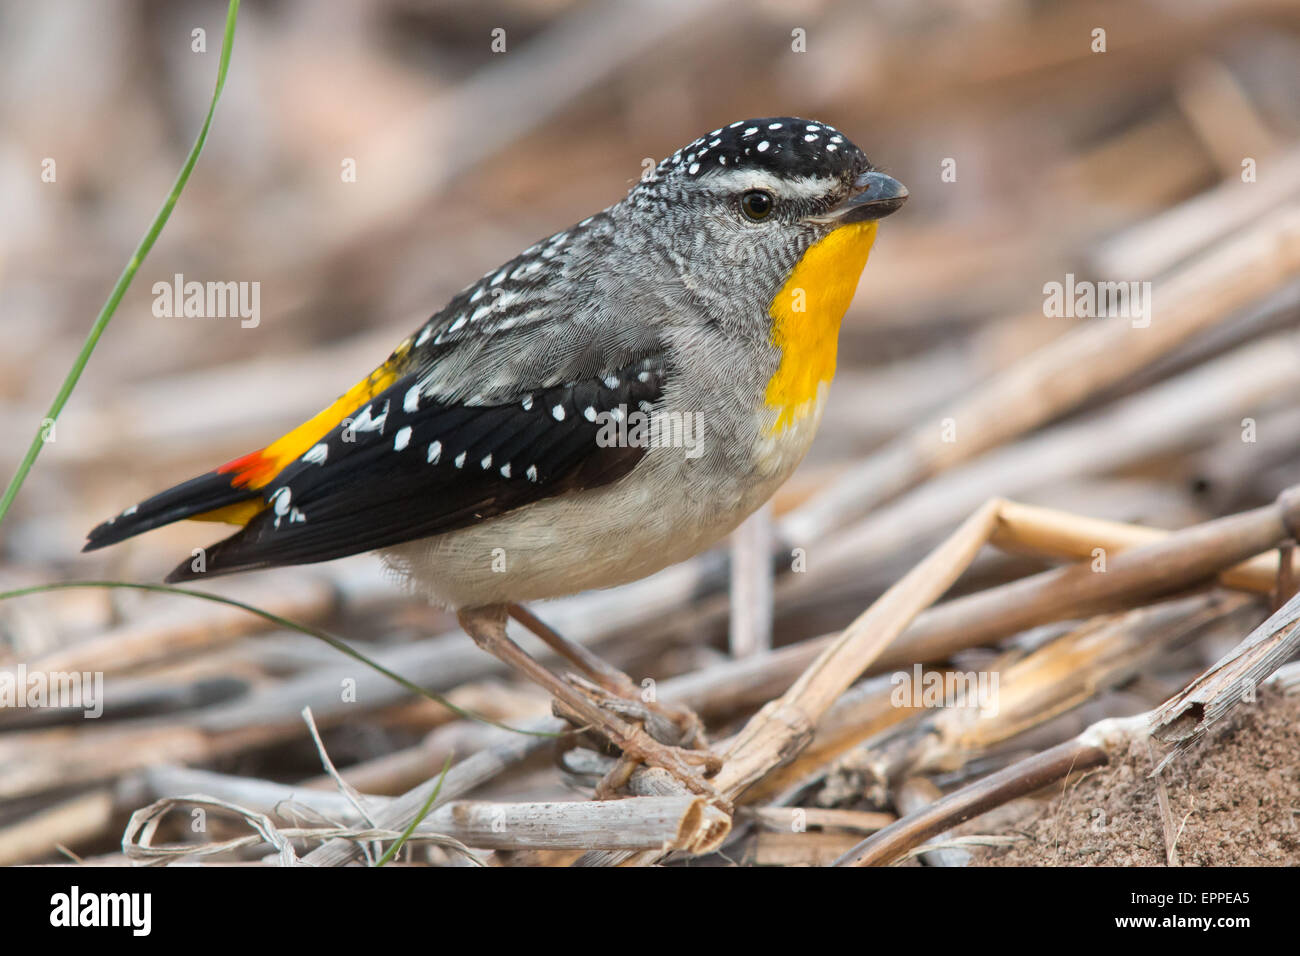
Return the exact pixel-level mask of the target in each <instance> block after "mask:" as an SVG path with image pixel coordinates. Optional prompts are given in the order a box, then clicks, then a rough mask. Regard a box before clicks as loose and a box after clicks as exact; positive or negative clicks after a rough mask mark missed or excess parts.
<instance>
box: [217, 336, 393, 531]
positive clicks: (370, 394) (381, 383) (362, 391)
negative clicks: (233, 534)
mask: <svg viewBox="0 0 1300 956" xmlns="http://www.w3.org/2000/svg"><path fill="white" fill-rule="evenodd" d="M410 350H411V340H410V339H407V340H406V341H404V342H402V344H401V345H399V346H398V347H397V348H396V349H395V350H394V351H393V354H392V355H390V356H389V357H388V360H387V361H385V362H384V364H383V365H381V366H379V368H377V369H375V370H374V371H373V372H371V373H370V374H369V375H368V376H366V377H365V378H363V379H362V380H361V381H359V382H357V383H356V384H355V385H353V386H352V387H351V388H350V389H348V390H347V391H346V392H344V393H343V394H342V395H341V396H339V398H338V399H336V400H335V401H334V403H333V404H331V405H330V406H329V407H328V408H326V409H324V410H323V411H321V412H320V413H319V414H317V415H315V416H313V417H312V418H311V419H309V420H308V421H305V422H303V423H302V424H301V425H299V426H298V427H297V428H295V429H294V430H293V431H291V432H288V433H287V434H285V435H283V436H281V437H280V438H277V439H276V440H275V441H273V442H272V443H271V444H269V445H267V446H266V447H265V448H263V449H261V450H259V451H255V452H253V453H252V454H249V455H244V456H243V457H242V458H236V459H235V460H234V461H230V462H227V463H226V464H224V465H222V466H221V467H220V468H218V469H217V472H218V473H219V474H231V475H232V477H231V479H230V483H231V485H233V486H234V487H236V488H250V489H252V488H262V487H264V486H266V485H267V484H269V483H270V482H271V481H272V480H273V479H274V478H275V476H276V475H278V474H279V473H280V472H281V471H283V470H284V469H285V467H286V466H288V465H289V464H290V463H292V462H294V461H296V460H297V459H299V458H301V457H302V456H303V455H304V454H305V453H306V452H307V451H308V450H309V449H310V448H311V447H312V446H313V445H315V444H316V443H317V442H319V441H320V440H321V439H322V438H324V437H325V436H326V435H328V434H329V433H330V432H331V431H333V430H334V429H335V428H336V427H337V426H338V425H339V423H340V422H342V421H343V420H344V419H345V418H347V416H348V415H350V414H351V413H352V412H354V411H356V410H357V409H358V408H360V407H361V406H362V405H364V404H365V403H366V402H368V401H369V400H370V399H372V398H374V397H375V396H376V395H378V394H379V393H380V392H382V391H383V390H384V389H386V388H388V387H389V386H390V385H392V384H393V383H394V382H396V381H397V379H398V378H399V377H400V376H401V374H402V372H403V368H402V364H403V363H402V360H403V359H404V358H405V357H406V354H407V353H408V352H409V351H410ZM265 507H266V503H265V502H263V501H245V502H240V503H238V504H234V505H227V506H226V507H223V508H217V509H216V510H214V511H209V512H206V513H204V514H202V515H196V516H195V518H196V519H197V520H200V521H225V522H229V523H232V524H247V523H248V521H250V520H251V519H252V517H253V516H254V515H255V514H257V513H258V512H259V511H261V510H263V509H264V508H265Z"/></svg>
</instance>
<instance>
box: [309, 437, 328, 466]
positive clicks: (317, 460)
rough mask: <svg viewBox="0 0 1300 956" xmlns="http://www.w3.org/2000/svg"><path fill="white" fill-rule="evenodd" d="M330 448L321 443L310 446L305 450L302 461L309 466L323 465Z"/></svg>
mask: <svg viewBox="0 0 1300 956" xmlns="http://www.w3.org/2000/svg"><path fill="white" fill-rule="evenodd" d="M329 453H330V446H329V445H327V444H325V443H324V442H321V443H320V444H319V445H312V446H311V448H309V449H308V450H307V454H305V455H303V456H302V460H303V461H305V462H307V463H308V464H310V465H323V464H325V459H326V458H328V457H329Z"/></svg>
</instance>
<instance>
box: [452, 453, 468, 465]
mask: <svg viewBox="0 0 1300 956" xmlns="http://www.w3.org/2000/svg"><path fill="white" fill-rule="evenodd" d="M452 464H453V465H455V466H456V467H457V468H464V467H465V453H464V452H461V453H460V454H459V455H457V456H456V459H455V461H453V462H452Z"/></svg>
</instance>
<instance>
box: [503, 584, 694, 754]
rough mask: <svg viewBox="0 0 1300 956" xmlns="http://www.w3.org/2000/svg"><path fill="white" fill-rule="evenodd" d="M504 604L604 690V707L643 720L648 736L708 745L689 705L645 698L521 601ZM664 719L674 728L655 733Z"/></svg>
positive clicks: (622, 676)
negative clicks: (668, 731) (606, 695)
mask: <svg viewBox="0 0 1300 956" xmlns="http://www.w3.org/2000/svg"><path fill="white" fill-rule="evenodd" d="M508 607H509V612H510V616H511V617H513V618H514V619H515V620H516V621H518V622H519V623H520V624H522V625H523V626H524V627H526V628H527V629H528V630H529V631H530V632H531V633H533V634H535V635H536V636H537V637H538V638H539V639H540V640H541V641H542V642H543V643H545V644H546V646H547V647H549V648H551V650H553V651H555V653H557V654H559V655H560V656H561V657H563V658H564V659H565V660H567V661H568V662H569V663H570V664H572V665H573V666H575V667H576V668H578V670H579V671H581V672H582V673H583V674H585V675H586V676H587V677H589V678H590V679H591V680H593V681H595V683H596V685H597V687H599V688H600V689H602V690H604V691H606V692H607V693H608V698H607V700H606V703H605V706H606V707H607V708H608V709H611V710H615V711H618V712H619V713H621V714H623V716H625V717H629V718H633V719H637V720H641V721H643V722H645V723H646V724H647V726H648V727H649V728H650V729H651V732H652V735H653V736H654V737H655V738H656V739H658V740H661V741H663V742H664V743H671V744H676V745H678V746H682V747H707V746H708V740H707V739H706V738H705V736H704V723H703V721H701V720H700V718H699V717H698V716H697V715H696V713H695V712H694V711H693V710H691V709H690V708H689V707H680V706H676V705H672V704H661V703H659V702H657V701H655V700H646V699H645V697H644V695H643V694H642V693H641V688H640V687H639V686H637V684H636V683H634V682H633V680H632V678H630V677H628V676H627V675H626V674H624V673H623V672H622V671H621V670H619V669H618V668H617V667H614V666H613V665H611V664H609V663H608V662H606V661H604V660H602V659H601V658H600V657H599V656H597V655H596V654H593V653H592V652H591V651H589V650H587V648H585V647H583V646H582V645H581V644H575V643H573V641H570V640H569V639H568V638H566V637H565V636H564V635H563V634H561V633H560V632H559V631H557V630H555V628H553V627H551V626H550V625H549V624H547V623H546V622H545V621H543V620H542V619H541V618H539V617H538V616H537V615H536V614H534V613H533V612H532V611H530V610H528V608H526V607H524V606H523V605H522V604H511V605H509V606H508ZM587 690H588V692H589V693H590V692H592V691H594V690H595V688H592V687H590V686H588V688H587ZM656 718H657V719H656ZM664 720H667V721H668V722H669V723H670V724H672V726H673V728H674V729H673V732H672V734H671V735H670V736H665V734H663V733H660V732H655V729H656V726H662V722H663V721H664Z"/></svg>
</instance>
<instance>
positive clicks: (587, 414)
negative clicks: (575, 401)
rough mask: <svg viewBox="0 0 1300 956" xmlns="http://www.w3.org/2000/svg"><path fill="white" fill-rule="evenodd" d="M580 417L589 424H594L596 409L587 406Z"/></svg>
mask: <svg viewBox="0 0 1300 956" xmlns="http://www.w3.org/2000/svg"><path fill="white" fill-rule="evenodd" d="M582 417H583V418H585V419H586V420H587V421H589V422H594V421H595V420H596V409H595V408H593V407H592V406H590V405H588V406H587V410H586V411H584V412H583V413H582Z"/></svg>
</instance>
